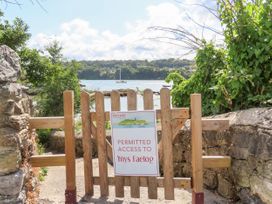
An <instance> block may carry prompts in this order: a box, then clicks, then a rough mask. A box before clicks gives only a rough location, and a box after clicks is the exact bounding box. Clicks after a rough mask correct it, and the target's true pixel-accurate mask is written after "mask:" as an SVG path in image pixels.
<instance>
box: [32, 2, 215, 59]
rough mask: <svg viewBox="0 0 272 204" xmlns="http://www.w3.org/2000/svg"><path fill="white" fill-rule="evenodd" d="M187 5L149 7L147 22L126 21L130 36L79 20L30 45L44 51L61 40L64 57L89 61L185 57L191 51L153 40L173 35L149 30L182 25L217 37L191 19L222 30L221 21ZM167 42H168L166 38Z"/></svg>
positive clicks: (206, 36)
mask: <svg viewBox="0 0 272 204" xmlns="http://www.w3.org/2000/svg"><path fill="white" fill-rule="evenodd" d="M184 2H185V3H182V4H179V5H178V4H172V3H161V4H158V5H150V6H148V7H147V8H146V12H147V18H146V19H138V20H136V21H134V22H125V26H126V30H127V33H126V34H124V35H118V34H115V33H113V32H111V31H110V30H104V31H99V30H97V29H95V28H93V27H92V25H91V22H90V23H89V22H88V21H86V20H84V19H79V18H76V19H73V20H72V21H69V22H65V23H63V24H61V25H60V32H59V33H56V34H55V35H48V34H44V33H40V34H38V35H36V36H34V37H33V38H32V39H31V41H30V46H32V47H35V48H39V49H41V48H43V47H44V46H46V45H48V44H49V42H51V41H52V40H58V41H59V42H60V43H61V44H62V46H63V48H64V49H63V54H64V56H65V57H67V58H75V59H87V60H94V59H160V58H171V57H182V56H183V54H184V53H186V52H187V51H188V50H185V49H183V48H182V47H180V46H176V45H173V44H170V43H165V42H159V41H158V40H151V38H156V39H157V38H158V37H173V35H172V34H171V33H165V32H162V31H155V30H150V29H148V28H150V27H152V26H163V27H172V28H176V27H177V26H182V27H184V28H186V29H187V30H188V31H190V32H192V33H193V34H194V35H196V36H198V37H201V36H203V37H205V38H206V39H209V40H211V39H214V38H215V37H217V38H218V36H217V35H215V34H214V33H213V32H211V31H209V30H205V31H204V32H203V29H201V28H200V27H198V26H196V23H194V22H193V21H192V20H191V19H190V17H191V18H192V19H194V21H195V22H197V23H199V24H202V25H206V26H209V27H213V28H216V29H220V25H219V23H218V21H217V20H216V19H215V18H214V17H213V16H212V15H211V14H210V13H209V12H207V10H206V9H205V8H203V7H199V6H193V5H189V4H190V3H191V2H192V1H188V0H187V1H184ZM186 2H189V3H186ZM196 2H199V1H196ZM209 2H210V1H209ZM204 3H205V2H204ZM209 6H214V5H209ZM189 16H190V17H189ZM164 41H166V42H167V41H168V40H167V39H164ZM176 43H177V44H179V43H178V42H176ZM189 57H192V55H191V56H189Z"/></svg>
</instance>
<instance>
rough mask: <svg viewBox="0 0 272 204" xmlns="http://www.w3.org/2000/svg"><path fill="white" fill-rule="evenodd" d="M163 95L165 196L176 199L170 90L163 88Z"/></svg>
mask: <svg viewBox="0 0 272 204" xmlns="http://www.w3.org/2000/svg"><path fill="white" fill-rule="evenodd" d="M160 95H161V124H162V147H163V173H164V196H165V199H167V200H174V181H173V175H174V172H173V151H172V128H171V110H170V91H169V89H167V88H162V89H161V91H160Z"/></svg>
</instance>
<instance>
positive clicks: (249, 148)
mask: <svg viewBox="0 0 272 204" xmlns="http://www.w3.org/2000/svg"><path fill="white" fill-rule="evenodd" d="M216 117H219V118H229V119H230V129H229V130H228V131H224V132H214V131H205V132H204V133H203V154H206V155H230V156H231V157H232V163H231V167H230V168H228V169H205V172H204V185H205V187H206V188H208V189H210V190H213V191H216V192H218V193H219V194H220V195H222V196H223V197H225V198H228V199H230V200H232V201H235V202H237V201H239V200H240V201H241V202H242V203H272V108H254V109H249V110H245V111H239V112H233V113H228V114H224V115H219V116H216ZM189 129H190V128H189V124H188V123H187V124H186V126H185V128H183V130H181V131H180V133H179V134H178V136H177V138H176V140H175V142H174V166H175V176H191V165H190V163H189V161H191V139H190V138H191V135H190V130H189Z"/></svg>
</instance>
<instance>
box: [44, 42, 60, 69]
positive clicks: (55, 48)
mask: <svg viewBox="0 0 272 204" xmlns="http://www.w3.org/2000/svg"><path fill="white" fill-rule="evenodd" d="M45 50H46V51H47V52H48V54H49V59H50V60H51V63H52V64H57V63H61V60H62V57H63V55H62V54H61V51H62V47H61V46H60V43H59V42H58V41H56V40H54V41H53V42H52V43H50V44H49V45H48V46H46V47H45Z"/></svg>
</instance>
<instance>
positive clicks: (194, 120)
mask: <svg viewBox="0 0 272 204" xmlns="http://www.w3.org/2000/svg"><path fill="white" fill-rule="evenodd" d="M94 98H95V111H90V108H89V107H90V96H89V94H88V93H87V92H82V93H81V113H82V115H81V117H82V132H83V149H84V179H85V194H86V195H87V196H92V195H93V194H94V185H100V194H101V196H108V195H109V185H114V186H115V195H116V197H124V186H130V194H131V197H132V198H139V197H140V187H147V188H148V198H150V199H157V197H158V193H157V188H158V187H163V188H164V197H165V199H167V200H174V199H175V195H174V188H185V189H192V202H193V204H202V203H204V194H203V168H224V167H229V166H230V157H227V156H202V130H225V129H227V128H228V127H229V121H228V120H218V119H216V120H213V119H202V118H201V95H200V94H192V95H191V97H190V100H191V107H190V109H189V108H171V105H170V91H169V90H168V89H167V88H163V89H161V91H160V105H161V109H160V110H156V116H157V120H158V121H160V124H161V132H162V138H161V141H160V142H159V144H158V147H159V148H158V149H159V155H160V158H161V161H162V166H163V175H164V177H136V176H133V177H122V176H115V177H109V176H108V171H107V161H108V160H110V161H112V160H113V158H112V157H113V156H112V145H111V143H110V141H109V140H107V139H106V131H105V123H106V121H109V119H110V116H109V115H110V114H109V112H105V107H104V95H103V93H101V92H96V93H95V95H94ZM143 104H144V109H145V110H152V109H154V105H153V91H152V90H150V89H146V90H145V91H144V92H143ZM127 109H128V110H137V93H136V92H135V91H133V90H129V91H128V93H127ZM111 110H112V111H119V110H120V94H119V93H118V91H112V92H111ZM189 118H190V119H191V134H192V161H191V163H192V177H191V178H177V177H174V172H173V150H172V145H173V141H174V139H175V137H176V135H177V133H178V131H179V130H180V129H181V128H182V126H183V125H184V123H185V121H186V120H187V119H189ZM92 138H93V139H95V140H96V144H97V147H98V161H99V177H94V176H93V169H92V168H93V167H92V166H93V165H92V141H91V140H92Z"/></svg>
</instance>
